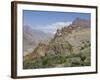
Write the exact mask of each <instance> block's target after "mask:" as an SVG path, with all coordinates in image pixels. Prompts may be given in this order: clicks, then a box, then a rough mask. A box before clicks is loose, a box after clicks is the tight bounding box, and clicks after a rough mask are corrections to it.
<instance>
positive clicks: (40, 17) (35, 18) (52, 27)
mask: <svg viewBox="0 0 100 80" xmlns="http://www.w3.org/2000/svg"><path fill="white" fill-rule="evenodd" d="M77 17H79V18H81V19H86V20H89V19H90V17H91V16H90V14H89V13H74V12H54V11H33V10H23V24H24V25H28V26H31V27H32V28H33V29H36V30H41V31H43V32H45V33H55V32H56V30H57V29H60V28H62V27H63V26H64V25H69V24H71V23H72V21H73V20H75V19H76V18H77Z"/></svg>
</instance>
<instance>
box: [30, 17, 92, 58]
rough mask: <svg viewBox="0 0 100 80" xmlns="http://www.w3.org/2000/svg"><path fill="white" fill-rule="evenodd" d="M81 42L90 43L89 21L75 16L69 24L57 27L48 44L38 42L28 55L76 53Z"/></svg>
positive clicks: (81, 44) (32, 56)
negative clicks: (60, 27)
mask: <svg viewBox="0 0 100 80" xmlns="http://www.w3.org/2000/svg"><path fill="white" fill-rule="evenodd" d="M83 43H86V44H90V21H89V20H84V19H80V18H76V19H75V20H74V21H73V22H72V24H70V25H69V26H64V27H63V28H62V29H60V30H59V29H58V30H57V32H56V33H55V35H54V37H53V39H51V40H50V41H49V43H48V44H45V43H39V44H38V45H37V47H36V48H35V49H34V50H33V51H32V52H31V54H30V55H29V56H30V58H34V57H40V56H46V55H55V54H56V55H57V54H64V55H70V54H71V53H74V54H77V53H79V52H80V48H81V47H82V46H83Z"/></svg>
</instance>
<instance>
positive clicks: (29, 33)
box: [23, 25, 52, 53]
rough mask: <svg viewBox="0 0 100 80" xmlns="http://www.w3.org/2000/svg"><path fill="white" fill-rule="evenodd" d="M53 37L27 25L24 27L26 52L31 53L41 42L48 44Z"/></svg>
mask: <svg viewBox="0 0 100 80" xmlns="http://www.w3.org/2000/svg"><path fill="white" fill-rule="evenodd" d="M51 36H52V35H51V34H47V33H44V32H42V31H39V30H35V29H32V27H30V26H26V25H25V26H24V27H23V44H24V52H26V53H28V52H30V51H31V50H33V49H34V48H35V46H36V45H37V44H38V43H39V42H44V41H45V42H46V41H47V40H49V39H50V38H51Z"/></svg>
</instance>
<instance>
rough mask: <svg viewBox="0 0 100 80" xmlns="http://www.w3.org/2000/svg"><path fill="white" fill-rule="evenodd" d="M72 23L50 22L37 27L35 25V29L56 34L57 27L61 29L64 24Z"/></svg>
mask: <svg viewBox="0 0 100 80" xmlns="http://www.w3.org/2000/svg"><path fill="white" fill-rule="evenodd" d="M71 23H72V22H56V23H52V24H49V25H37V26H36V27H33V29H36V30H41V31H43V32H45V33H52V34H54V33H55V32H56V30H57V29H61V28H62V27H64V26H68V25H70V24H71Z"/></svg>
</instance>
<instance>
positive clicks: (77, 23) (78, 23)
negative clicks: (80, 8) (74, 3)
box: [71, 17, 91, 28]
mask: <svg viewBox="0 0 100 80" xmlns="http://www.w3.org/2000/svg"><path fill="white" fill-rule="evenodd" d="M90 24H91V22H90V20H85V19H80V18H78V17H77V18H76V19H75V20H74V21H73V22H72V24H71V26H73V27H81V28H89V27H90V26H91V25H90Z"/></svg>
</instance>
